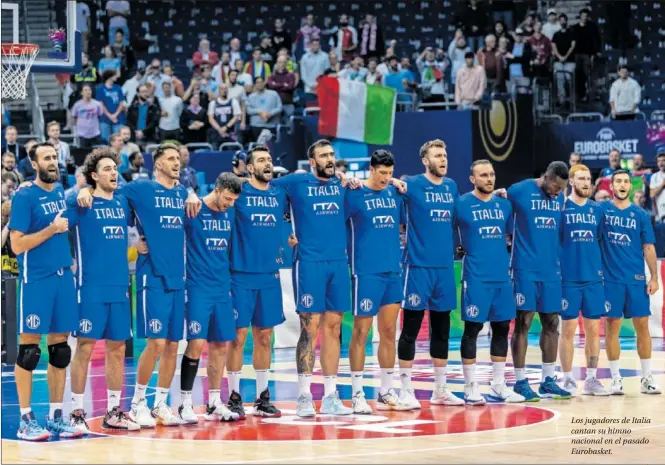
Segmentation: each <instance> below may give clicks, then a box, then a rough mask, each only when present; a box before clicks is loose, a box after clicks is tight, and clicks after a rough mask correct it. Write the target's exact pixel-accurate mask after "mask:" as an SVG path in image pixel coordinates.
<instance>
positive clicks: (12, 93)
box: [1, 44, 39, 100]
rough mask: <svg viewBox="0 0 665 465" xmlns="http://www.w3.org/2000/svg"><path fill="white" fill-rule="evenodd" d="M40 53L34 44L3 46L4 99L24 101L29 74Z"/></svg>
mask: <svg viewBox="0 0 665 465" xmlns="http://www.w3.org/2000/svg"><path fill="white" fill-rule="evenodd" d="M38 53H39V46H38V45H33V44H2V76H1V78H2V99H3V100H5V99H19V100H20V99H24V98H25V97H26V94H27V93H26V90H25V85H26V82H27V79H28V73H29V72H30V68H31V67H32V63H33V62H34V61H35V58H36V57H37V54H38Z"/></svg>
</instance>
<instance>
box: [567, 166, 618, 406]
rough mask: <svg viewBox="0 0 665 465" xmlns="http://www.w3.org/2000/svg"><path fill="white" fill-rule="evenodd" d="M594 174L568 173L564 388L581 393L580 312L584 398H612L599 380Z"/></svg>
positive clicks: (601, 296)
mask: <svg viewBox="0 0 665 465" xmlns="http://www.w3.org/2000/svg"><path fill="white" fill-rule="evenodd" d="M591 189H592V187H591V172H590V171H589V168H587V167H586V166H584V165H582V164H577V165H574V166H573V167H572V168H571V169H570V190H571V193H570V196H569V197H568V199H566V202H565V205H564V209H563V218H562V219H563V223H562V228H561V278H562V281H563V301H562V303H563V305H562V311H561V320H562V322H561V340H560V341H559V357H560V358H561V368H562V369H563V377H564V378H563V389H564V390H565V391H567V392H570V393H571V394H572V395H574V394H575V392H576V391H577V383H576V382H575V378H574V377H573V354H574V351H575V348H574V339H575V329H576V328H577V319H578V318H579V315H580V311H581V312H582V318H583V322H584V352H585V354H586V363H587V369H586V380H585V381H584V388H583V390H582V394H585V395H592V396H608V395H609V394H610V393H609V392H608V391H607V390H606V389H605V388H604V387H603V385H602V384H601V383H600V381H598V379H597V378H596V370H597V369H598V356H599V354H600V317H602V316H603V315H604V314H605V292H604V291H603V268H602V263H601V259H600V244H599V241H600V226H601V222H602V217H603V215H602V211H601V207H600V205H599V204H597V203H596V202H593V201H592V200H589V196H590V195H591Z"/></svg>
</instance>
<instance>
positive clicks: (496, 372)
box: [492, 362, 506, 384]
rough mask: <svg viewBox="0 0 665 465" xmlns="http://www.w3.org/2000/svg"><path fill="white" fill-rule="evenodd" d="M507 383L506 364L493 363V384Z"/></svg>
mask: <svg viewBox="0 0 665 465" xmlns="http://www.w3.org/2000/svg"><path fill="white" fill-rule="evenodd" d="M505 382H506V362H492V384H503V383H505Z"/></svg>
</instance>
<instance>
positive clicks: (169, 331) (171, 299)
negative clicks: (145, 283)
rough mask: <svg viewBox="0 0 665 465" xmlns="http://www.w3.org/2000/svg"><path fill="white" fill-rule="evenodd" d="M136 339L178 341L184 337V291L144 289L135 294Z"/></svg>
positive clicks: (156, 288)
mask: <svg viewBox="0 0 665 465" xmlns="http://www.w3.org/2000/svg"><path fill="white" fill-rule="evenodd" d="M136 302H137V305H136V306H137V311H136V313H137V317H136V329H137V331H136V332H137V335H138V337H142V338H148V339H168V340H170V341H180V340H182V339H183V338H184V337H185V290H184V289H176V290H171V291H169V290H166V289H163V288H159V287H144V288H142V289H139V290H138V292H137V294H136Z"/></svg>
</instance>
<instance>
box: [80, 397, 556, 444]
mask: <svg viewBox="0 0 665 465" xmlns="http://www.w3.org/2000/svg"><path fill="white" fill-rule="evenodd" d="M373 403H374V402H373V401H370V404H373ZM315 404H316V407H317V408H316V410H317V411H318V407H319V404H320V402H318V401H317V402H315ZM421 404H422V409H420V410H416V411H409V412H393V411H389V412H381V414H373V415H346V416H328V415H318V414H317V415H315V416H314V417H311V418H300V417H298V416H297V415H296V410H295V408H296V405H295V403H294V402H275V405H276V407H277V408H279V409H280V410H281V411H282V416H281V417H280V418H263V417H258V416H253V415H248V416H247V419H246V420H245V421H243V422H242V424H241V425H239V424H236V423H235V422H230V423H227V422H210V423H209V424H206V427H205V429H203V430H202V429H200V428H157V430H146V429H142V430H139V431H136V432H130V433H129V434H128V433H127V432H120V433H116V432H113V431H104V432H103V433H104V434H110V435H115V434H121V435H122V436H123V437H130V438H131V437H136V438H141V437H147V438H151V439H154V438H155V437H157V438H159V439H172V440H197V441H205V440H208V441H219V440H222V441H234V442H237V441H252V442H256V441H338V440H353V439H355V440H367V439H391V438H409V437H418V436H440V435H444V434H460V433H470V432H476V431H488V430H503V429H510V428H514V427H518V426H525V425H532V424H536V423H541V422H543V421H547V420H549V419H551V418H553V417H554V412H553V411H551V410H548V409H544V408H539V407H532V406H526V405H523V404H520V405H506V404H494V405H485V406H482V407H474V408H472V409H470V408H466V409H465V408H456V409H450V408H447V407H443V406H436V405H433V406H431V407H430V405H429V402H426V401H421ZM195 411H196V413H199V414H203V413H205V407H198V408H195ZM101 422H102V419H101V418H98V419H95V420H92V421H90V422H89V424H90V429H91V431H93V432H102V431H101Z"/></svg>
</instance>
